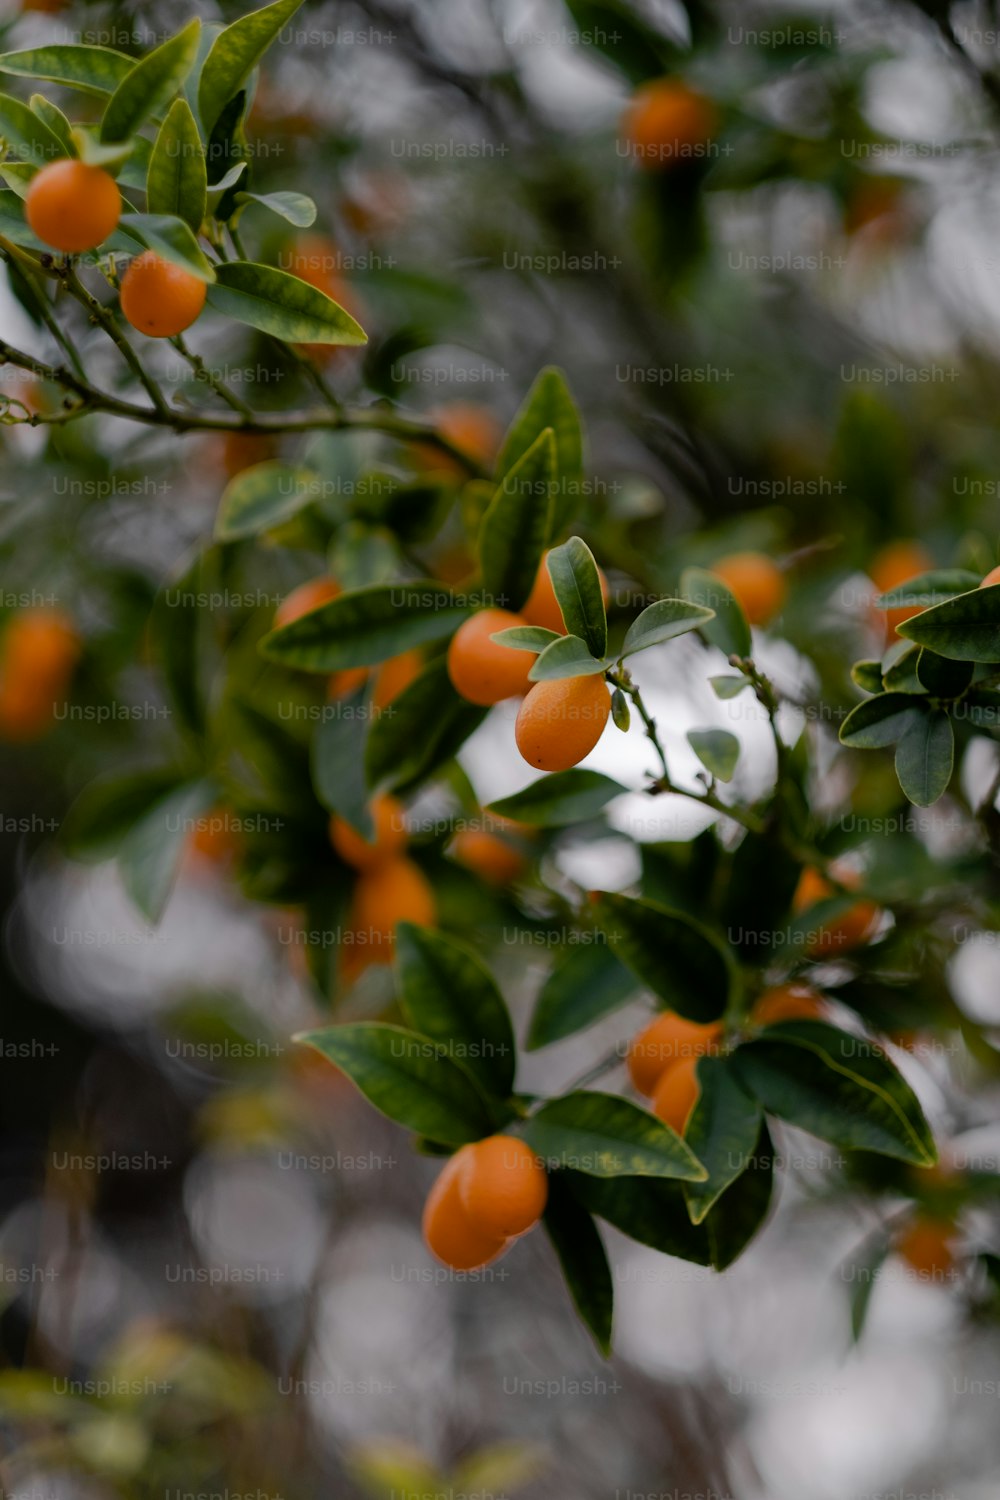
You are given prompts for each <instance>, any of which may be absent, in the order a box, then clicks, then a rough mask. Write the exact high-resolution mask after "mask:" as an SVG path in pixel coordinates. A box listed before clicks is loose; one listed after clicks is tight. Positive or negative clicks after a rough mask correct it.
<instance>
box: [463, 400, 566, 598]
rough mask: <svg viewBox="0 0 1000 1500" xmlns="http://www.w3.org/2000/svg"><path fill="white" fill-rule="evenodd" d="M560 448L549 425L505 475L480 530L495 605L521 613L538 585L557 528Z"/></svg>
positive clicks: (487, 589)
mask: <svg viewBox="0 0 1000 1500" xmlns="http://www.w3.org/2000/svg"><path fill="white" fill-rule="evenodd" d="M555 475H556V444H555V437H554V436H553V433H552V429H551V428H550V427H546V429H545V430H544V432H541V433H539V435H538V437H537V438H536V440H535V441H534V443H533V444H532V445H531V447H530V448H529V449H528V451H527V452H526V453H524V454H522V456H521V457H520V458H519V459H518V461H517V463H516V464H515V465H514V467H513V468H512V469H510V470H509V471H508V472H507V473H505V474H504V476H503V479H502V480H501V481H500V484H499V485H498V486H497V489H496V491H495V493H494V495H493V498H492V500H491V501H490V503H489V505H488V506H487V509H486V514H485V515H484V516H483V519H482V522H481V523H480V527H479V566H480V572H481V574H482V579H483V590H484V592H485V594H486V598H487V602H488V603H489V604H490V605H491V606H499V607H500V608H502V609H511V610H518V609H520V608H521V605H522V604H523V603H524V602H525V600H526V599H527V597H528V595H529V594H530V593H531V590H532V588H533V587H534V583H535V577H536V575H537V573H538V567H539V564H540V563H541V560H542V553H543V552H544V551H545V546H546V543H547V541H548V539H549V533H550V529H551V511H552V491H553V485H554V481H555Z"/></svg>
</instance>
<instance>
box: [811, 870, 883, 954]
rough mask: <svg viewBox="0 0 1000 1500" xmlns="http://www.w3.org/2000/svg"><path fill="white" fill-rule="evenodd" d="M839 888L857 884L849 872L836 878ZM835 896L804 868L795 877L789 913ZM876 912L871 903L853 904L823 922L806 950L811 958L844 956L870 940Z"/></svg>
mask: <svg viewBox="0 0 1000 1500" xmlns="http://www.w3.org/2000/svg"><path fill="white" fill-rule="evenodd" d="M838 879H839V880H840V881H841V883H842V884H843V885H846V886H849V887H850V886H853V885H856V884H858V877H857V876H856V875H855V874H854V873H853V872H852V871H845V872H844V873H843V874H841V875H839V876H838ZM836 894H837V892H836V889H835V887H834V886H832V885H831V884H830V882H829V881H828V880H826V879H824V877H823V876H822V875H821V874H820V872H819V871H818V870H816V869H813V868H812V866H810V865H807V866H806V868H805V869H804V870H803V871H802V874H801V875H800V876H799V883H798V885H797V886H796V889H795V895H794V896H793V898H792V910H793V912H794V913H795V914H796V915H797V916H798V915H801V914H802V913H803V912H807V911H808V910H809V908H810V907H812V906H815V905H816V904H817V902H819V901H828V900H830V899H831V898H832V897H833V896H835V895H836ZM878 916H879V909H878V907H877V906H876V905H875V903H874V902H873V901H867V900H863V901H857V902H855V904H854V905H853V906H850V907H848V909H847V910H846V911H845V912H843V913H842V914H841V915H840V916H839V917H834V918H833V919H832V920H831V921H830V922H827V923H824V924H823V926H822V927H820V928H819V929H818V930H817V931H816V932H815V933H814V934H813V935H812V937H811V940H810V943H809V947H808V951H809V953H810V954H811V955H812V957H814V958H820V957H827V956H831V955H836V954H838V953H847V952H849V951H850V950H851V949H852V948H858V947H860V946H861V945H862V944H863V943H866V942H867V941H868V939H869V938H870V937H871V935H872V933H873V931H874V928H875V925H876V923H877V921H878Z"/></svg>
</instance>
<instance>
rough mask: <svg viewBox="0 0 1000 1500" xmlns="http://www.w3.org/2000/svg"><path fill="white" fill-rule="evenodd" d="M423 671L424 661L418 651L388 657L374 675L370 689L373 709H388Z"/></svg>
mask: <svg viewBox="0 0 1000 1500" xmlns="http://www.w3.org/2000/svg"><path fill="white" fill-rule="evenodd" d="M423 670H424V659H423V657H422V655H421V654H420V652H419V651H403V652H402V653H401V654H400V655H399V656H390V658H389V660H388V661H384V662H383V663H382V665H381V666H380V667H379V669H378V671H377V672H376V673H375V683H374V686H373V688H372V704H373V705H374V707H375V708H388V707H389V704H390V703H392V701H393V700H394V699H395V698H398V697H399V695H400V693H402V692H403V691H404V690H405V689H406V688H408V687H409V685H410V683H411V682H415V681H416V679H417V678H418V677H419V676H420V674H421V672H422V671H423Z"/></svg>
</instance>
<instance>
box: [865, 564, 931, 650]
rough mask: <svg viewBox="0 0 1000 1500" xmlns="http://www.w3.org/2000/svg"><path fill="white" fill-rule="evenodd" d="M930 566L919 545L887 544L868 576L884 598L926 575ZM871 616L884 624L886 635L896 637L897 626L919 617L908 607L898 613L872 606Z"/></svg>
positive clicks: (913, 606)
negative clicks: (912, 580)
mask: <svg viewBox="0 0 1000 1500" xmlns="http://www.w3.org/2000/svg"><path fill="white" fill-rule="evenodd" d="M933 566H934V559H933V557H932V556H931V554H930V553H929V552H928V551H927V548H926V547H925V546H924V545H923V543H922V542H914V541H899V542H890V543H889V545H888V546H886V547H883V548H882V549H881V550H880V551H878V552H876V554H875V556H874V557H873V558H872V560H871V565H870V567H869V569H868V576H869V578H870V579H871V580H872V582H873V583H874V585H875V587H876V588H877V589H878V591H879V593H880V594H887V593H888V592H889V590H890V589H898V588H899V587H900V585H901V584H904V583H909V581H910V579H911V578H916V577H917V576H918V575H919V574H921V573H927V572H929V571H930V570H931V568H933ZM871 614H872V618H873V619H878V620H884V621H885V627H886V629H887V631H888V633H889V634H890V635H895V633H896V626H897V625H902V623H903V621H904V620H909V619H912V617H913V616H914V615H919V614H920V606H919V605H918V604H910V605H903V606H901V607H900V608H899V609H875V608H874V606H873V607H872V610H871Z"/></svg>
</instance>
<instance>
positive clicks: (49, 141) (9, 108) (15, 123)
mask: <svg viewBox="0 0 1000 1500" xmlns="http://www.w3.org/2000/svg"><path fill="white" fill-rule="evenodd" d="M0 140H2V141H3V142H4V143H5V144H6V145H7V146H8V147H9V148H10V150H12V151H16V152H17V153H18V155H19V156H23V157H26V158H27V159H28V160H29V161H31V162H33V163H34V165H35V166H38V167H44V166H47V165H48V164H49V163H50V162H53V161H58V160H59V158H60V157H63V156H65V155H66V154H67V153H66V150H65V148H64V146H63V143H62V141H61V140H60V139H59V137H58V136H57V135H56V134H55V132H54V131H52V130H50V129H49V127H48V125H46V124H45V121H44V120H40V119H39V118H38V116H37V115H36V114H35V112H34V110H31V109H29V108H28V106H27V105H26V104H22V102H21V100H20V99H14V98H12V97H11V95H9V94H0Z"/></svg>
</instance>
